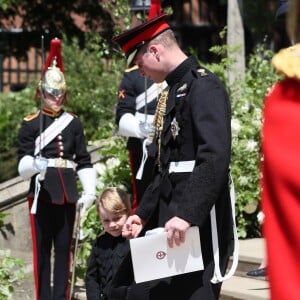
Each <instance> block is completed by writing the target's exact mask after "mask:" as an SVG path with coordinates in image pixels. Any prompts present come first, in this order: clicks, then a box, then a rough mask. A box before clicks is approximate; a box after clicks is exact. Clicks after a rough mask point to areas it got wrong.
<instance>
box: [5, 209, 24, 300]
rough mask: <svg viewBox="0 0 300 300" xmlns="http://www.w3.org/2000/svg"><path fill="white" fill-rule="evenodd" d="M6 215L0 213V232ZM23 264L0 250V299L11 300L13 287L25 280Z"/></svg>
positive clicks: (7, 251) (7, 252)
mask: <svg viewBox="0 0 300 300" xmlns="http://www.w3.org/2000/svg"><path fill="white" fill-rule="evenodd" d="M5 216H7V214H5V213H2V212H0V232H2V231H3V230H4V227H5V223H4V220H3V219H4V218H5ZM24 266H25V262H24V261H23V260H21V259H18V258H15V257H12V256H11V255H10V251H9V250H0V299H1V300H9V299H13V297H12V296H13V292H14V286H15V284H16V283H19V282H20V281H21V280H22V279H24V278H25V273H24V269H23V267H24Z"/></svg>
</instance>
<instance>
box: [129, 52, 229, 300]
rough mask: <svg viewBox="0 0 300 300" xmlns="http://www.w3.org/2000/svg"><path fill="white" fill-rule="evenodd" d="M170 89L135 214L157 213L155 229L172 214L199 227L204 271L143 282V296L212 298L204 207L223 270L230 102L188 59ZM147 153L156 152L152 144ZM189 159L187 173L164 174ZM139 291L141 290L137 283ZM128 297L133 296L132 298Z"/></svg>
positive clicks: (214, 294) (209, 75)
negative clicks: (152, 169)
mask: <svg viewBox="0 0 300 300" xmlns="http://www.w3.org/2000/svg"><path fill="white" fill-rule="evenodd" d="M166 81H167V83H168V85H169V87H170V91H169V95H168V100H167V107H166V115H165V118H164V126H163V131H162V138H161V150H160V168H158V166H157V169H156V175H155V178H154V180H153V182H152V184H151V185H150V186H149V188H148V189H147V190H146V192H145V194H144V197H143V199H142V202H141V204H140V206H139V207H138V208H137V211H136V214H137V215H139V216H140V217H141V218H142V219H144V220H148V219H149V218H150V217H151V216H152V215H156V214H154V212H158V218H159V220H158V223H157V227H164V225H165V222H166V221H168V220H169V219H170V218H172V217H173V216H178V217H180V218H182V219H184V220H186V221H188V222H190V223H191V224H192V225H196V226H199V229H200V239H201V247H202V254H203V260H204V266H205V270H204V271H199V272H193V273H189V274H185V275H180V276H175V277H173V278H166V279H162V280H159V281H151V282H147V283H145V284H142V285H144V291H145V290H149V292H148V293H147V296H145V295H144V296H143V297H144V298H143V300H147V299H153V300H157V299H172V300H187V299H205V300H209V299H218V296H219V292H220V287H221V285H220V284H218V285H213V284H211V283H210V279H211V278H212V275H213V269H214V261H213V251H212V239H211V224H210V210H211V208H212V207H213V205H215V207H216V215H217V227H218V237H219V247H220V267H221V271H222V272H224V271H225V268H226V265H227V260H228V258H229V256H230V255H231V254H232V246H233V233H232V232H233V231H232V214H231V204H230V196H229V186H228V170H229V162H230V152H231V126H230V118H231V115H230V102H229V99H228V96H227V93H226V90H225V89H224V87H223V86H222V84H221V83H220V81H219V80H218V78H217V77H216V76H215V75H214V74H212V73H211V72H209V71H208V70H206V69H204V68H202V67H200V66H199V65H198V63H197V61H196V59H195V58H193V57H189V58H188V59H186V60H185V61H184V62H183V63H182V64H181V65H179V66H178V67H177V68H176V69H175V70H174V71H173V72H172V73H170V74H169V75H168V76H167V78H166ZM149 151H150V152H151V151H152V152H157V145H156V144H155V143H153V144H152V145H150V148H149ZM192 160H195V167H194V169H193V171H192V172H191V173H172V174H169V172H168V168H169V165H170V162H178V161H192ZM138 286H139V289H140V288H141V287H140V285H138ZM131 299H138V296H132V298H131Z"/></svg>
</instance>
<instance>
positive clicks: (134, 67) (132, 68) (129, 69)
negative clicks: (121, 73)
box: [125, 65, 139, 73]
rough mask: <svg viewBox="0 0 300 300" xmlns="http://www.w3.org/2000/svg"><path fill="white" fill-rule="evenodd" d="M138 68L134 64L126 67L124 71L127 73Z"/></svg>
mask: <svg viewBox="0 0 300 300" xmlns="http://www.w3.org/2000/svg"><path fill="white" fill-rule="evenodd" d="M138 68H139V67H138V66H137V65H134V66H133V67H131V68H128V69H126V70H125V72H126V73H129V72H132V71H134V70H137V69H138Z"/></svg>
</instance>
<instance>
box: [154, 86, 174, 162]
mask: <svg viewBox="0 0 300 300" xmlns="http://www.w3.org/2000/svg"><path fill="white" fill-rule="evenodd" d="M168 94H169V90H168V89H167V90H165V91H163V92H162V93H161V95H160V97H159V99H158V102H157V106H156V110H155V114H154V119H153V127H154V132H151V133H150V135H149V140H150V142H153V138H154V135H155V134H156V135H157V138H158V141H157V143H158V166H160V148H161V133H162V130H163V127H164V116H165V114H166V108H167V99H168Z"/></svg>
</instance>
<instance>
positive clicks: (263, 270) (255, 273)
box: [247, 268, 266, 277]
mask: <svg viewBox="0 0 300 300" xmlns="http://www.w3.org/2000/svg"><path fill="white" fill-rule="evenodd" d="M247 276H251V277H259V276H266V268H260V269H255V270H252V271H249V272H248V273H247Z"/></svg>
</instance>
